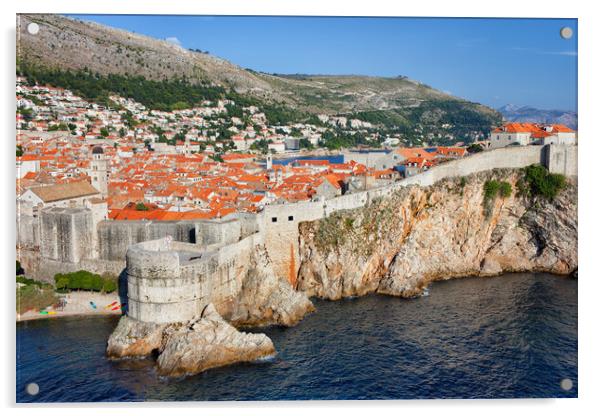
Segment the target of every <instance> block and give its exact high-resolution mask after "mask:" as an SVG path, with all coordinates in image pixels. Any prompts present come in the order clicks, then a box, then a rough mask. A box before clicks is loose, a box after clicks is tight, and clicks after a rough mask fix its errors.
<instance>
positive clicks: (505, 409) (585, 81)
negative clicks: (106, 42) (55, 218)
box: [0, 0, 602, 416]
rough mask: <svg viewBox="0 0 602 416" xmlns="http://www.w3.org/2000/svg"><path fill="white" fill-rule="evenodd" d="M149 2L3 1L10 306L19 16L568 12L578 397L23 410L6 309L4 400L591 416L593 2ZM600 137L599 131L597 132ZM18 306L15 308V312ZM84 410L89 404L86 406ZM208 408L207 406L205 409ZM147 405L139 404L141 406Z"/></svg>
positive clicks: (595, 359) (596, 386)
mask: <svg viewBox="0 0 602 416" xmlns="http://www.w3.org/2000/svg"><path fill="white" fill-rule="evenodd" d="M149 2H150V1H149V0H147V1H142V0H127V1H124V0H105V1H103V2H83V1H80V2H74V1H72V0H45V1H42V0H26V1H20V2H18V3H17V2H15V1H14V0H13V1H12V2H11V3H10V4H6V3H4V4H3V5H2V9H3V10H2V11H3V13H2V14H1V15H0V16H1V19H2V23H3V35H4V42H2V49H3V54H2V56H3V57H4V59H3V62H4V64H2V65H1V66H0V70H1V71H2V83H1V85H2V94H1V97H2V101H1V102H2V109H3V111H2V113H1V115H2V120H3V127H4V128H3V131H4V133H5V137H4V138H3V140H2V145H3V147H4V148H3V150H4V152H2V156H3V158H4V162H5V163H3V180H2V181H1V182H0V183H1V184H2V191H3V195H4V196H5V198H3V201H4V203H3V204H2V211H3V214H4V216H3V218H6V219H7V221H9V222H10V223H9V224H7V227H10V228H9V229H10V230H11V232H10V233H5V234H8V235H7V238H5V239H4V240H3V243H4V246H3V250H2V251H1V252H2V256H3V262H2V264H3V265H4V269H3V270H5V274H4V289H5V291H4V296H5V298H4V302H3V303H4V305H14V302H15V299H14V283H13V281H12V278H11V277H12V273H13V261H14V256H15V254H14V252H15V249H14V247H15V246H14V241H15V239H14V236H15V232H16V231H15V210H14V200H15V199H14V196H15V180H14V178H15V174H14V142H13V140H14V137H15V127H14V125H15V123H14V114H15V113H14V107H15V104H14V85H15V83H14V81H15V68H14V62H15V59H14V57H15V14H16V13H74V14H75V13H77V14H85V13H90V14H102V13H106V14H210V15H304V16H311V15H320V16H323V15H331V16H429V17H523V18H524V17H556V18H558V17H562V18H578V19H579V23H578V25H579V27H578V30H579V32H580V33H579V45H578V48H579V71H578V74H579V100H578V108H579V146H580V150H579V171H580V174H581V175H580V176H581V177H580V179H579V185H580V188H581V189H580V192H579V197H580V201H579V202H580V204H579V222H580V223H581V226H580V227H579V399H557V400H489V401H486V400H428V401H373V402H349V401H337V402H226V403H215V402H200V403H194V402H193V403H190V402H185V403H152V404H151V403H141V404H109V405H104V407H109V408H102V409H100V410H99V409H92V408H90V407H98V405H43V406H42V405H40V406H35V407H33V408H32V407H28V408H23V406H22V405H18V406H16V407H17V409H15V408H14V407H15V405H14V401H15V354H14V349H15V323H14V319H13V318H14V315H13V314H12V313H9V312H8V311H6V310H5V313H4V314H3V318H4V319H2V326H3V330H4V331H5V332H4V333H5V334H8V335H9V336H5V337H4V340H5V342H4V345H3V346H4V347H5V349H6V350H5V351H3V352H5V354H3V359H4V361H3V364H4V363H5V364H6V366H3V367H2V368H4V369H5V371H4V372H3V373H4V374H3V376H2V378H1V379H0V380H1V382H2V389H1V391H2V397H3V400H2V402H3V404H4V405H5V406H9V407H13V409H11V410H10V412H11V413H12V412H13V411H15V410H17V411H18V410H19V408H21V409H20V410H24V411H26V412H27V413H28V414H30V413H32V414H44V415H47V414H48V413H49V412H50V413H54V412H55V411H56V412H57V413H58V412H59V411H60V413H61V414H62V415H71V414H73V415H80V414H81V413H83V412H85V413H91V414H97V413H98V414H101V413H102V414H105V415H106V414H107V412H111V413H113V412H132V411H135V410H134V409H133V408H144V412H145V413H146V412H148V413H149V414H163V413H164V412H166V411H168V410H167V408H174V410H175V411H177V412H178V413H180V412H182V411H184V410H185V408H186V407H193V408H195V409H193V410H192V411H191V413H192V412H194V413H195V414H198V413H199V412H207V411H214V412H216V413H217V412H219V413H220V414H223V413H225V414H240V412H241V411H242V410H243V409H244V410H247V409H249V410H253V411H254V412H261V413H264V414H278V415H282V413H283V412H286V414H287V416H288V415H289V414H306V413H308V412H311V413H312V414H313V413H314V412H318V413H320V414H323V413H324V414H325V413H327V412H332V411H333V407H344V408H345V410H344V411H345V412H346V413H350V414H358V415H360V414H361V415H364V414H365V413H366V412H368V411H371V410H372V409H378V411H379V412H383V413H391V414H399V413H400V411H407V412H420V413H421V414H422V413H426V414H440V413H445V414H446V415H447V414H451V415H453V414H461V415H467V414H478V415H482V414H483V413H487V414H488V415H497V414H499V415H505V416H506V415H507V414H508V413H509V412H516V411H520V412H521V413H522V411H529V412H542V413H543V412H545V413H546V414H547V415H554V414H563V415H566V414H571V413H579V414H581V413H584V414H587V413H593V412H594V409H598V411H599V410H600V408H601V407H602V406H601V404H600V397H601V396H602V392H600V388H601V387H602V383H601V382H600V377H601V375H602V372H601V370H602V369H601V366H600V354H599V350H600V344H601V343H600V339H601V335H600V330H601V329H602V325H601V324H600V311H599V308H598V307H597V306H598V304H599V303H600V301H599V300H598V297H599V296H600V293H601V290H600V289H601V286H602V285H601V283H600V282H601V281H602V276H600V275H599V273H596V272H597V269H599V267H600V266H599V265H598V264H596V262H595V261H596V256H597V255H598V253H597V252H596V248H597V243H598V238H599V236H600V235H601V234H600V231H601V230H600V225H599V224H600V221H599V220H598V217H599V215H598V211H599V208H600V206H602V205H601V203H602V198H601V197H600V185H599V181H598V180H597V179H598V177H600V176H601V175H600V173H599V171H597V169H596V167H598V166H600V165H601V164H600V161H598V160H596V159H598V158H599V155H600V154H601V153H599V151H600V149H601V148H602V146H600V143H602V137H600V136H601V133H599V132H598V131H595V130H594V129H596V130H599V129H600V125H599V124H598V123H596V121H597V120H598V119H599V116H598V115H597V114H596V113H595V111H596V110H597V108H598V107H599V106H598V105H597V104H598V103H597V101H598V100H599V99H600V97H602V94H601V91H600V78H601V75H600V74H602V68H601V65H600V52H599V47H598V48H597V49H598V50H596V41H595V40H599V39H602V33H601V32H602V30H601V27H602V22H601V21H600V18H601V17H602V16H600V14H599V13H596V10H595V7H594V4H595V3H594V2H587V3H586V2H575V1H572V2H569V1H557V0H551V1H531V2H525V1H518V0H506V1H504V2H501V3H497V5H496V4H492V3H491V2H486V1H471V0H455V1H432V0H422V1H420V2H407V3H406V2H395V3H394V2H391V1H384V0H371V1H370V2H365V1H358V0H328V1H325V0H304V1H298V0H221V1H219V0H205V1H196V2H194V1H193V0H170V1H167V2H161V3H159V2H155V3H154V4H149ZM596 133H598V134H596ZM13 310H14V309H13ZM82 407H86V409H82ZM199 407H201V408H202V409H199ZM140 410H141V409H140Z"/></svg>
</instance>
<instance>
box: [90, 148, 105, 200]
mask: <svg viewBox="0 0 602 416" xmlns="http://www.w3.org/2000/svg"><path fill="white" fill-rule="evenodd" d="M89 175H90V177H91V178H92V186H93V187H95V188H96V189H97V190H98V192H100V194H101V195H102V197H103V198H106V197H107V196H108V194H109V161H108V160H107V158H106V157H105V154H104V151H103V150H102V147H100V146H94V148H93V149H92V161H91V162H90V173H89Z"/></svg>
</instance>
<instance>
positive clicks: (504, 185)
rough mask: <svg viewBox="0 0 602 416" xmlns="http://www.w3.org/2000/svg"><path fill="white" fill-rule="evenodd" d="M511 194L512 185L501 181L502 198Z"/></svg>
mask: <svg viewBox="0 0 602 416" xmlns="http://www.w3.org/2000/svg"><path fill="white" fill-rule="evenodd" d="M510 195H512V185H510V184H509V183H508V182H501V183H500V196H501V197H502V198H509V197H510Z"/></svg>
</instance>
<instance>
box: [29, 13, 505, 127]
mask: <svg viewBox="0 0 602 416" xmlns="http://www.w3.org/2000/svg"><path fill="white" fill-rule="evenodd" d="M31 22H35V23H37V24H38V25H39V26H40V31H39V32H38V34H37V35H32V34H30V33H28V31H27V30H26V28H27V25H28V24H29V23H31ZM18 38H19V43H18V51H17V55H18V60H19V61H21V62H28V63H32V64H36V65H44V66H48V67H50V68H59V67H60V68H62V69H69V70H83V69H89V70H90V71H92V72H97V73H100V74H102V75H107V74H120V75H128V74H136V75H142V76H144V77H145V78H148V79H153V80H161V79H164V78H167V79H176V78H186V79H187V80H189V81H190V82H192V83H196V82H200V81H209V82H213V83H216V84H217V85H221V86H224V87H229V88H232V89H233V90H235V91H236V92H238V93H244V94H251V95H253V96H255V97H257V98H261V99H270V100H273V101H274V102H280V103H285V104H287V105H291V106H294V107H303V108H305V109H307V110H308V111H311V112H314V113H319V112H323V113H326V114H336V113H351V112H356V111H371V110H387V109H391V108H401V107H412V106H416V105H419V104H420V103H421V102H424V101H433V100H453V101H458V102H462V103H469V104H471V105H472V106H473V107H474V108H475V110H476V111H479V112H482V113H484V114H488V115H495V113H496V112H495V110H493V109H490V108H488V107H486V106H483V105H481V104H478V103H471V102H470V101H468V100H464V99H461V98H458V97H453V96H450V95H448V94H446V93H443V92H441V91H438V90H435V89H433V88H431V87H429V86H427V85H425V84H423V83H420V82H418V81H414V80H410V79H409V78H407V77H404V76H399V77H376V76H364V75H355V74H347V75H309V74H298V75H297V74H291V75H285V74H281V75H278V74H267V73H264V72H259V71H255V70H252V69H244V68H242V67H240V66H238V65H235V64H233V63H231V62H229V61H227V60H225V59H223V58H220V57H216V56H213V55H210V54H208V53H204V52H202V51H201V52H199V51H192V50H188V49H185V48H183V47H181V46H178V45H175V44H173V43H171V42H169V41H167V40H160V39H154V38H150V37H147V36H144V35H140V34H136V33H131V32H128V31H126V30H123V29H115V28H112V27H108V26H104V25H101V24H99V23H95V22H88V21H81V20H78V19H74V18H71V17H65V16H59V15H39V14H38V15H34V14H30V15H27V14H23V15H19V16H18Z"/></svg>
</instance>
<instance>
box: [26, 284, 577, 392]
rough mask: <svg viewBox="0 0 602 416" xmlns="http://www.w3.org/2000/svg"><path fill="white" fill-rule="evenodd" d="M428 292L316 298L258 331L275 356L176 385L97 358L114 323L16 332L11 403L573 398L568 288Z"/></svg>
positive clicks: (573, 300) (79, 321) (36, 324)
mask: <svg viewBox="0 0 602 416" xmlns="http://www.w3.org/2000/svg"><path fill="white" fill-rule="evenodd" d="M429 292H430V293H429V295H428V296H424V297H421V298H416V299H409V300H408V299H398V298H393V297H385V296H367V297H363V298H357V299H348V300H343V301H339V302H328V301H320V300H316V301H315V302H314V303H315V305H316V308H317V312H315V313H313V314H311V315H309V316H307V317H306V318H305V319H304V320H303V321H302V322H301V323H300V324H299V325H298V326H296V327H294V328H286V329H284V328H268V329H267V330H265V331H264V332H266V333H267V335H268V336H269V337H270V338H271V339H272V340H273V341H274V344H275V346H276V349H277V350H278V355H277V357H276V358H274V359H272V360H270V361H265V362H259V363H253V364H240V365H233V366H230V367H225V368H220V369H214V370H210V371H207V372H205V373H203V374H200V375H197V376H194V377H188V378H184V379H178V380H167V379H161V378H159V377H157V376H156V374H155V372H154V370H153V365H152V361H150V360H141V361H120V362H111V361H108V360H106V359H105V357H104V350H105V345H106V340H107V337H108V336H109V334H110V333H111V331H112V330H113V328H114V327H115V325H116V324H117V319H116V318H114V317H106V318H105V317H94V318H62V319H56V320H45V321H32V322H24V323H19V324H17V401H18V402H48V401H51V402H56V401H58V402H62V401H69V402H71V401H141V400H152V401H154V400H171V401H173V400H197V401H199V400H296V399H419V398H509V397H577V387H578V383H577V281H576V280H573V279H568V278H562V277H557V276H551V275H544V274H513V275H506V276H501V277H496V278H490V279H483V278H480V279H479V278H468V279H459V280H452V281H447V282H438V283H435V284H433V285H432V286H431V287H430V291H429ZM565 378H568V379H570V380H572V382H573V388H572V389H571V390H570V391H564V390H562V389H561V388H560V382H561V380H562V379H565ZM32 382H35V383H37V384H38V385H39V386H40V392H39V394H38V395H36V396H29V395H28V394H27V393H26V392H25V386H26V385H27V384H28V383H32Z"/></svg>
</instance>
